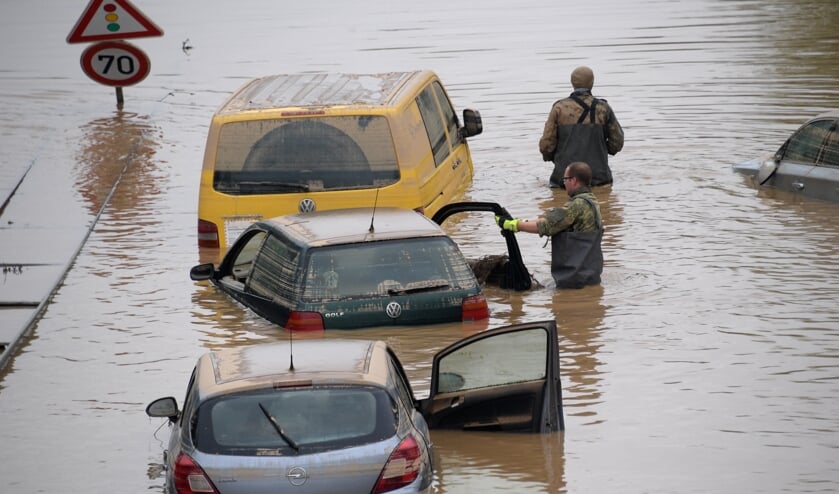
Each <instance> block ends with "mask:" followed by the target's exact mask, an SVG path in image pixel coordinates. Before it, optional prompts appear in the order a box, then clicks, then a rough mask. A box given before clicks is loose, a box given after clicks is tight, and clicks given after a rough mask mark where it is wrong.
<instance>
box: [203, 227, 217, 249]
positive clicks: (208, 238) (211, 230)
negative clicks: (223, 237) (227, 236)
mask: <svg viewBox="0 0 839 494" xmlns="http://www.w3.org/2000/svg"><path fill="white" fill-rule="evenodd" d="M198 247H211V248H214V249H218V247H219V245H218V227H217V226H216V224H215V223H213V222H211V221H207V220H198Z"/></svg>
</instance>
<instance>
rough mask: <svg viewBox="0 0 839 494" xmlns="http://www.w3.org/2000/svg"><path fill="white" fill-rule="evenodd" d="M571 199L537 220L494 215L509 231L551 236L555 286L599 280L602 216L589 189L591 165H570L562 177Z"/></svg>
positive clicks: (576, 285)
mask: <svg viewBox="0 0 839 494" xmlns="http://www.w3.org/2000/svg"><path fill="white" fill-rule="evenodd" d="M561 180H562V182H563V183H564V184H565V191H566V192H567V193H568V197H569V198H570V199H569V201H568V202H567V203H565V206H564V207H557V208H551V209H549V210H547V211H546V212H545V214H543V215H542V216H540V217H539V218H538V219H537V220H535V221H532V220H523V219H518V218H515V219H514V218H510V217H509V216H508V217H507V218H501V217H498V218H496V222H497V223H498V226H500V227H501V228H503V229H504V230H509V231H511V232H527V233H538V234H539V236H540V237H544V236H550V237H551V275H552V276H553V279H554V281H555V282H556V287H557V288H582V287H584V286H586V285H597V284H599V283H600V274H601V273H603V251H602V250H601V247H600V243H601V241H602V240H603V218H602V217H601V216H600V204H599V203H598V202H597V198H596V197H594V194H592V192H591V168H590V167H589V166H588V165H587V164H585V163H582V162H574V163H571V164H569V165H568V166H567V167H566V169H565V175H564V176H563V178H562V179H561Z"/></svg>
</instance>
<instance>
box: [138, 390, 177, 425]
mask: <svg viewBox="0 0 839 494" xmlns="http://www.w3.org/2000/svg"><path fill="white" fill-rule="evenodd" d="M180 413H181V412H180V410H178V400H176V399H175V398H173V397H171V396H167V397H166V398H158V399H156V400H154V401H153V402H151V403H149V405H148V406H147V407H146V415H148V416H149V417H166V418H168V419H169V420H171V421H172V422H174V421H175V420H178V415H180Z"/></svg>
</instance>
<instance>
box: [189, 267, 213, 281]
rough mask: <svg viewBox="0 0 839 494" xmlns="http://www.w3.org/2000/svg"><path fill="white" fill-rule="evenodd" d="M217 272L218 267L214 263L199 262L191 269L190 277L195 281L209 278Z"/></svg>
mask: <svg viewBox="0 0 839 494" xmlns="http://www.w3.org/2000/svg"><path fill="white" fill-rule="evenodd" d="M215 272H216V268H215V266H213V264H212V263H207V264H199V265H198V266H193V268H192V269H190V270H189V279H191V280H193V281H202V280H209V279H211V278H212V277H213V274H214V273H215Z"/></svg>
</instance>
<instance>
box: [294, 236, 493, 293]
mask: <svg viewBox="0 0 839 494" xmlns="http://www.w3.org/2000/svg"><path fill="white" fill-rule="evenodd" d="M309 252H310V256H309V261H308V265H307V267H306V277H305V281H304V288H303V300H304V301H319V300H324V301H328V300H343V299H353V298H366V297H382V296H388V295H394V294H410V293H418V292H431V291H449V290H464V289H471V288H473V287H475V286H476V285H477V280H476V279H475V275H474V273H473V272H472V269H471V268H470V267H469V264H468V263H467V262H466V260H465V259H464V257H463V254H462V253H461V252H460V250H459V249H458V248H457V245H456V244H455V243H454V242H453V241H452V240H451V239H449V238H448V237H443V236H440V237H424V238H410V239H399V240H389V241H381V242H363V243H357V244H348V245H341V246H332V247H322V248H317V249H311V250H310V251H309Z"/></svg>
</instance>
